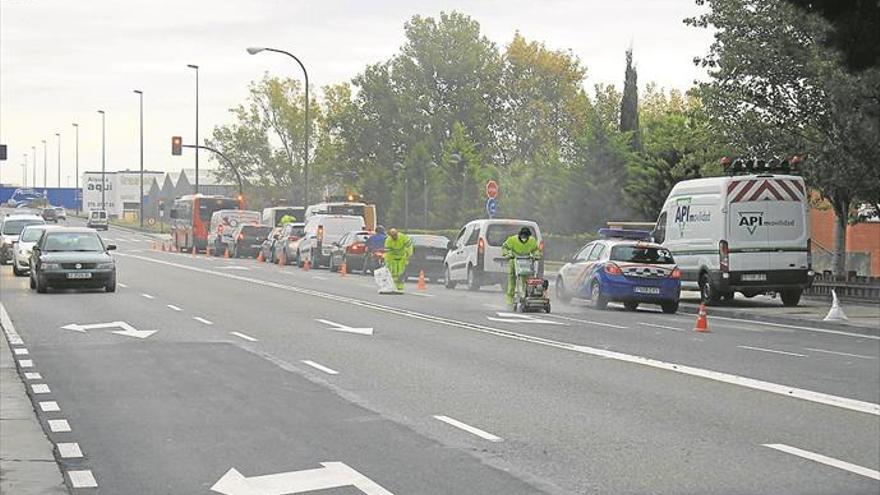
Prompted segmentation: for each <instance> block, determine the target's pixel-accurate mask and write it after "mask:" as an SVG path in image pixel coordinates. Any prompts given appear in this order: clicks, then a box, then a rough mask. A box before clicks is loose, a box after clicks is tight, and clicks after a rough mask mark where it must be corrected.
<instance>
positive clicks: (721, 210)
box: [654, 174, 813, 306]
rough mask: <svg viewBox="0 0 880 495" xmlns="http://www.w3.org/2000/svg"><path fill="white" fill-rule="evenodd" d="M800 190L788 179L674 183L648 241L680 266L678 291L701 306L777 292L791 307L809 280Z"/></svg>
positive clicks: (799, 182) (800, 184)
mask: <svg viewBox="0 0 880 495" xmlns="http://www.w3.org/2000/svg"><path fill="white" fill-rule="evenodd" d="M809 208H810V207H809V203H808V198H807V189H806V186H805V185H804V180H803V178H802V177H799V176H795V175H771V174H763V175H742V176H728V177H710V178H704V179H693V180H686V181H682V182H679V183H678V184H676V185H675V187H673V188H672V191H671V192H670V193H669V197H667V198H666V202H665V203H664V205H663V210H662V212H661V213H660V217H659V218H658V219H657V224H656V226H655V230H654V240H655V241H656V242H658V243H660V244H663V245H664V246H665V247H666V248H668V249H669V250H670V251H671V252H672V254H673V256H675V261H676V262H677V263H678V267H679V268H680V269H681V275H682V276H681V281H682V288H683V289H688V288H690V289H696V288H699V289H700V291H701V294H702V297H703V300H704V301H706V302H712V303H714V302H718V301H719V300H720V299H721V298H722V297H723V298H724V299H732V298H733V293H734V292H741V293H742V294H743V295H745V296H746V297H754V296H755V295H757V294H761V293H766V292H778V293H779V294H780V296H781V298H782V303H783V304H784V305H786V306H795V305H797V303H798V301H800V297H801V293H802V292H803V290H804V289H806V288H808V287H810V285H811V284H812V281H813V271H812V266H811V264H812V259H811V256H810V248H811V243H810V217H809Z"/></svg>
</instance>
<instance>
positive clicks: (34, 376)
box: [24, 373, 43, 380]
mask: <svg viewBox="0 0 880 495" xmlns="http://www.w3.org/2000/svg"><path fill="white" fill-rule="evenodd" d="M24 377H25V378H27V379H28V380H42V379H43V375H41V374H39V373H25V374H24Z"/></svg>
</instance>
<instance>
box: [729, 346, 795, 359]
mask: <svg viewBox="0 0 880 495" xmlns="http://www.w3.org/2000/svg"><path fill="white" fill-rule="evenodd" d="M737 347H739V348H740V349H747V350H749V351H761V352H772V353H773V354H783V355H786V356H794V357H807V355H806V354H798V353H796V352H787V351H777V350H775V349H765V348H763V347H752V346H750V345H738V346H737Z"/></svg>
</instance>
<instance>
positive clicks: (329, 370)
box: [301, 359, 339, 375]
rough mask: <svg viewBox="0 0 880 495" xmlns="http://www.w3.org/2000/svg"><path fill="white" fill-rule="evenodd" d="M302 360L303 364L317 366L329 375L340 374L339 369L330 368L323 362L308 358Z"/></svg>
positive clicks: (316, 367)
mask: <svg viewBox="0 0 880 495" xmlns="http://www.w3.org/2000/svg"><path fill="white" fill-rule="evenodd" d="M301 362H302V363H303V364H307V365H309V366H311V367H312V368H315V369H316V370H321V371H323V372H324V373H327V374H328V375H338V374H339V372H338V371H336V370H334V369H332V368H328V367H326V366H324V365H323V364H318V363H316V362H314V361H309V360H308V359H306V360H303V361H301Z"/></svg>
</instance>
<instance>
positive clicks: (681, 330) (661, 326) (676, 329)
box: [639, 322, 687, 332]
mask: <svg viewBox="0 0 880 495" xmlns="http://www.w3.org/2000/svg"><path fill="white" fill-rule="evenodd" d="M639 325H644V326H646V327H653V328H662V329H664V330H675V331H676V332H687V330H684V329H682V328H675V327H668V326H666V325H657V324H655V323H644V322H639Z"/></svg>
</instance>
